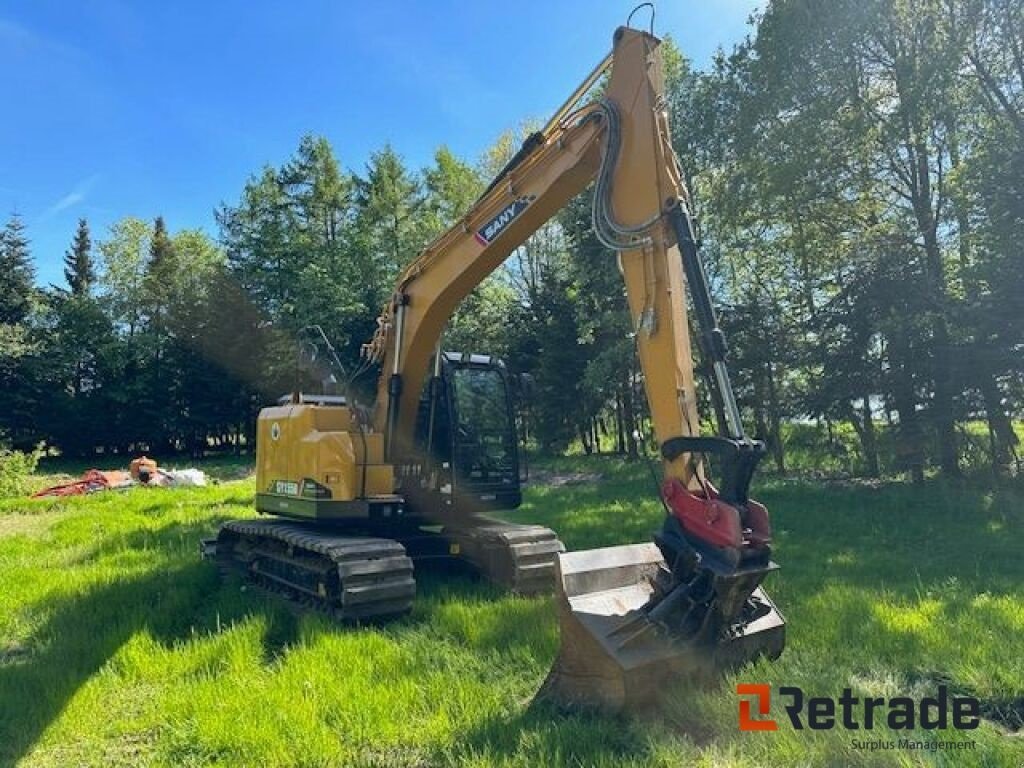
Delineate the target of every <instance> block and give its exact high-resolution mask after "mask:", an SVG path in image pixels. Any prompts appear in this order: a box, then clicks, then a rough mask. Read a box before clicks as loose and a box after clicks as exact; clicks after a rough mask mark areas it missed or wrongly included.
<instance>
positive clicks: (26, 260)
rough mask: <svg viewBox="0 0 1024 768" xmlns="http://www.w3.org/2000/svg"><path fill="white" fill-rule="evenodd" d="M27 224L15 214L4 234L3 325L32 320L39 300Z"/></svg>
mask: <svg viewBox="0 0 1024 768" xmlns="http://www.w3.org/2000/svg"><path fill="white" fill-rule="evenodd" d="M28 246H29V241H28V237H27V235H26V234H25V222H24V221H23V220H22V218H21V216H20V215H18V214H17V213H15V214H12V215H11V217H10V219H8V221H7V225H6V226H5V227H4V229H3V231H2V232H0V274H2V275H3V276H4V290H3V291H2V292H0V323H6V324H8V325H17V324H19V323H21V322H23V321H24V320H25V318H26V317H28V314H29V311H30V310H31V309H32V303H33V300H34V297H35V267H34V265H33V264H32V257H31V255H30V253H29V247H28Z"/></svg>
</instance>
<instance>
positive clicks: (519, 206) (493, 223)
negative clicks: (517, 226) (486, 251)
mask: <svg viewBox="0 0 1024 768" xmlns="http://www.w3.org/2000/svg"><path fill="white" fill-rule="evenodd" d="M536 197H537V196H536V195H527V196H526V197H517V198H516V199H515V200H513V201H512V202H511V203H509V204H508V205H506V206H505V207H504V208H502V209H501V210H500V211H498V214H497V215H496V216H495V217H494V218H492V219H491V220H490V221H488V222H487V223H486V224H484V225H483V226H482V227H480V229H479V230H477V233H476V240H477V242H478V243H480V245H490V244H491V241H492V240H494V238H496V237H497V236H498V235H500V234H501V233H502V232H504V231H505V228H506V227H507V226H508V225H509V224H511V223H512V222H513V221H514V220H515V218H516V217H517V216H519V214H521V213H522V212H523V211H525V210H526V209H527V207H529V205H530V203H532V202H533V201H534V200H535V199H536Z"/></svg>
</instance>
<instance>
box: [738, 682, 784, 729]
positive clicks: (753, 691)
mask: <svg viewBox="0 0 1024 768" xmlns="http://www.w3.org/2000/svg"><path fill="white" fill-rule="evenodd" d="M736 693H738V694H739V695H740V696H756V697H757V713H758V714H759V715H760V716H761V717H763V718H765V719H763V720H755V719H754V718H753V717H752V716H751V714H750V702H751V699H747V698H741V699H740V730H741V731H776V730H778V728H779V724H778V723H776V722H775V721H774V720H772V719H771V718H770V717H768V716H767V715H768V712H769V711H770V709H771V701H772V688H771V686H770V685H766V684H764V683H740V684H738V685H737V686H736Z"/></svg>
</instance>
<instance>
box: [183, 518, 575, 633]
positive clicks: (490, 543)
mask: <svg viewBox="0 0 1024 768" xmlns="http://www.w3.org/2000/svg"><path fill="white" fill-rule="evenodd" d="M564 550H565V547H564V546H563V545H562V543H561V542H560V541H559V540H558V538H557V537H556V535H555V533H554V531H552V530H550V529H548V528H543V527H541V526H537V525H517V524H514V523H502V522H498V521H494V520H490V519H486V518H475V519H474V520H473V521H471V523H470V524H467V525H463V526H459V527H457V528H445V529H441V530H440V531H436V532H425V531H423V530H419V529H417V530H416V532H415V534H411V533H410V534H409V535H408V536H403V535H401V534H399V535H398V536H396V537H395V538H382V537H375V536H370V535H361V534H355V533H349V532H347V531H344V530H338V529H336V530H330V529H324V528H323V527H322V526H315V525H310V524H306V523H302V522H293V521H285V520H233V521H230V522H228V523H225V524H224V525H223V526H222V527H221V529H220V532H219V534H218V536H217V538H216V539H207V540H204V541H203V542H202V551H203V555H204V557H207V558H215V559H216V560H217V562H218V563H219V565H220V567H221V570H222V571H223V572H225V573H229V572H236V573H240V574H242V575H243V576H244V577H245V578H247V579H248V580H250V581H252V582H254V583H256V584H258V585H260V586H262V587H264V588H266V589H268V590H270V591H273V592H277V593H281V594H283V595H285V596H286V597H288V598H289V599H290V600H292V601H293V602H297V603H300V604H302V605H304V606H309V607H313V608H317V609H319V610H322V611H324V612H326V613H328V614H330V615H332V616H333V617H335V618H337V619H340V620H344V621H359V620H369V619H383V618H389V617H394V616H400V615H402V614H405V613H408V612H409V611H410V610H411V608H412V603H413V600H414V598H415V595H416V582H415V579H414V572H413V561H414V560H418V559H420V557H423V558H430V559H436V558H438V557H439V556H441V557H448V558H456V559H459V560H464V561H466V562H468V563H470V564H471V565H472V566H473V568H474V569H476V570H477V571H478V572H479V573H480V574H481V575H482V576H483V577H484V578H486V579H487V580H488V581H491V582H492V583H494V584H497V585H498V586H500V587H503V588H504V589H508V590H510V591H512V592H514V593H516V594H520V595H532V594H537V593H542V592H550V591H551V590H552V589H553V588H554V585H555V559H556V557H557V555H558V554H559V553H560V552H563V551H564Z"/></svg>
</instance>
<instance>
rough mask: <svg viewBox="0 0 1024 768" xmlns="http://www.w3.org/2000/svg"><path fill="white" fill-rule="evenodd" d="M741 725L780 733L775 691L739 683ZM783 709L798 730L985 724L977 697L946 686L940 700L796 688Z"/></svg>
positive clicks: (788, 689) (787, 688)
mask: <svg viewBox="0 0 1024 768" xmlns="http://www.w3.org/2000/svg"><path fill="white" fill-rule="evenodd" d="M736 693H737V695H738V696H739V697H740V699H739V726H740V730H741V731H777V730H778V729H779V725H778V723H777V722H776V721H775V720H774V719H772V717H771V709H772V688H771V686H770V685H767V684H765V683H739V684H738V685H737V686H736ZM778 697H779V698H780V699H781V701H782V710H783V712H785V715H786V718H787V719H788V720H789V723H790V725H792V726H793V729H794V730H797V731H802V730H803V729H804V728H809V729H810V730H812V731H830V730H832V729H833V728H843V729H845V730H848V731H857V730H866V731H870V730H873V729H874V728H875V727H876V726H881V727H888V728H889V729H890V730H893V731H912V730H915V729H918V728H919V729H921V730H926V731H935V730H945V729H947V728H950V727H952V728H955V729H957V730H961V731H969V730H973V729H975V728H977V727H978V726H979V724H980V722H981V702H979V701H978V699H976V698H974V697H973V696H954V695H951V694H950V692H949V689H948V688H947V687H946V686H945V685H940V686H939V687H938V690H937V691H936V693H935V695H934V696H922V697H921V698H920V699H912V698H910V697H909V696H895V697H893V698H891V699H885V698H883V697H880V696H879V697H872V696H868V697H864V698H861V697H858V696H854V695H853V691H852V690H851V689H850V688H844V689H843V692H842V694H841V695H840V696H839V697H838V698H832V697H830V696H807V695H805V694H804V692H803V690H802V689H800V688H797V687H796V686H792V685H783V686H781V687H780V688H779V689H778Z"/></svg>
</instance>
